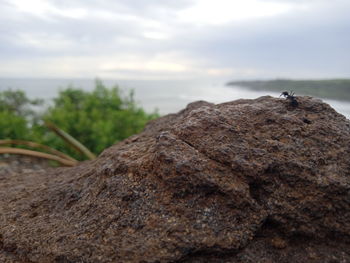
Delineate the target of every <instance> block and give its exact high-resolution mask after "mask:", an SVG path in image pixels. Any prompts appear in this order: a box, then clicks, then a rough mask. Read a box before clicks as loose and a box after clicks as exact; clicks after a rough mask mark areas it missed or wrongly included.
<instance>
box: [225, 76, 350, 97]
mask: <svg viewBox="0 0 350 263" xmlns="http://www.w3.org/2000/svg"><path fill="white" fill-rule="evenodd" d="M227 85H230V86H240V87H247V88H251V89H254V90H270V91H277V92H282V91H291V90H292V91H294V92H295V93H296V94H297V95H311V96H316V97H320V98H328V99H336V100H346V101H350V79H329V80H289V79H276V80H266V81H264V80H256V81H232V82H229V83H227Z"/></svg>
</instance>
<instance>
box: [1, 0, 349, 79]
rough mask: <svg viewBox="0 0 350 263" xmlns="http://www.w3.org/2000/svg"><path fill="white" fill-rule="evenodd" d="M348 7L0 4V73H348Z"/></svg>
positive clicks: (102, 0)
mask: <svg viewBox="0 0 350 263" xmlns="http://www.w3.org/2000/svg"><path fill="white" fill-rule="evenodd" d="M349 9H350V3H349V2H348V1H346V0H334V1H332V2H330V1H326V0H308V1H306V0H293V1H292V0H282V1H275V0H236V1H229V0H217V1H209V0H177V1H172V0H167V1H166V0H164V1H158V0H148V1H139V0H128V1H127V0H123V1H111V0H99V1H97V0H85V1H67V0H46V1H44V0H11V1H4V0H2V1H0V54H1V56H0V68H1V70H0V76H1V77H7V76H14V77H16V76H17V77H21V76H24V75H25V76H34V77H42V76H45V77H49V76H54V77H60V76H61V77H95V76H96V75H103V76H107V77H111V78H141V77H142V78H181V77H183V78H191V77H193V78H203V77H218V78H227V79H229V78H245V77H249V78H254V77H274V76H286V77H293V76H296V77H298V76H301V77H303V76H306V77H313V76H315V77H319V76H321V77H322V76H325V77H329V76H330V77H332V76H349V74H350V73H349V71H348V69H349V68H350V62H349V61H350V55H349V53H348V47H347V46H348V43H350V37H349V34H348V32H349V31H350V18H349V16H348V14H347V10H349Z"/></svg>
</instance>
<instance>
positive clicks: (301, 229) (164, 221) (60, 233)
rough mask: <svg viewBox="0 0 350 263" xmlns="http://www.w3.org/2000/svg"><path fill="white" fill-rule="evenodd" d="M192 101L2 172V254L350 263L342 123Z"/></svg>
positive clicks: (280, 108)
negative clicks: (129, 130) (66, 161)
mask: <svg viewBox="0 0 350 263" xmlns="http://www.w3.org/2000/svg"><path fill="white" fill-rule="evenodd" d="M297 100H298V106H297V107H293V106H292V105H291V104H290V102H289V101H288V100H285V99H277V98H272V97H261V98H258V99H255V100H237V101H233V102H228V103H224V104H219V105H214V104H211V103H207V102H203V101H202V102H195V103H192V104H190V105H188V107H187V108H186V109H185V110H183V111H181V112H179V113H178V114H172V115H167V116H165V117H162V118H160V119H158V120H155V121H153V122H151V123H150V124H149V125H148V126H147V127H146V129H145V130H144V132H142V133H140V134H138V135H135V136H132V137H130V138H129V139H127V140H125V141H123V142H120V143H118V144H116V145H114V146H112V147H110V148H109V149H106V150H105V151H104V152H103V153H102V154H101V155H100V156H99V158H98V159H96V160H95V161H90V162H85V163H82V164H80V165H79V166H76V167H73V168H59V169H53V170H50V171H48V172H45V171H39V172H34V173H25V174H18V175H13V176H6V175H1V176H0V215H1V220H0V262H350V122H349V120H347V119H346V118H345V117H344V116H342V115H340V114H338V113H337V112H336V111H334V110H333V109H332V108H331V107H330V106H329V105H327V104H325V103H323V102H322V101H320V100H316V99H313V98H311V97H297Z"/></svg>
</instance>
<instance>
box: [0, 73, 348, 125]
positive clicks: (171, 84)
mask: <svg viewBox="0 0 350 263" xmlns="http://www.w3.org/2000/svg"><path fill="white" fill-rule="evenodd" d="M103 83H104V84H105V85H106V86H109V87H111V86H114V85H118V86H119V87H120V88H121V89H122V90H123V91H124V92H128V91H129V90H131V89H132V90H134V92H135V99H136V101H137V102H138V104H139V105H140V106H142V107H144V109H145V110H146V111H148V112H152V111H154V110H156V109H157V110H158V112H159V113H160V114H162V115H163V114H168V113H175V112H178V111H179V110H181V109H183V108H185V107H186V105H187V104H188V103H191V102H193V101H197V100H205V101H208V102H213V103H221V102H227V101H231V100H236V99H242V98H243V99H254V98H258V97H260V96H265V95H270V96H274V97H278V96H279V95H280V94H279V93H275V92H271V91H253V90H249V89H247V88H242V87H238V86H237V87H234V86H226V85H225V82H224V81H203V80H103ZM68 85H72V86H74V87H77V88H82V89H84V90H92V89H93V88H94V87H95V81H94V80H93V79H1V78H0V91H2V90H5V89H8V88H11V89H21V90H24V91H25V92H26V93H27V95H28V96H29V97H31V98H43V99H46V100H50V99H52V98H54V97H55V96H56V95H57V93H58V92H59V90H60V89H63V88H66V87H67V86H68ZM323 100H324V101H325V102H327V103H329V104H330V105H331V106H332V107H333V108H334V109H335V110H337V111H338V112H339V113H341V114H343V115H345V116H346V117H347V118H348V119H350V102H344V101H335V100H327V99H323Z"/></svg>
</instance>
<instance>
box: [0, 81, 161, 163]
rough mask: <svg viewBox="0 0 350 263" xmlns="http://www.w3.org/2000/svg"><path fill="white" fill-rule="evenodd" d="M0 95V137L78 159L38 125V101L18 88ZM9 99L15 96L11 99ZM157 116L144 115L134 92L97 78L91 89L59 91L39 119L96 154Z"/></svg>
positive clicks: (63, 143)
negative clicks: (1, 105)
mask: <svg viewBox="0 0 350 263" xmlns="http://www.w3.org/2000/svg"><path fill="white" fill-rule="evenodd" d="M0 94H1V95H0V99H1V98H2V97H1V96H4V94H6V98H7V100H6V102H7V104H4V105H7V106H6V107H4V108H0V128H1V132H0V139H5V138H11V139H27V140H32V141H36V142H39V143H43V144H46V145H48V146H50V147H52V148H55V149H57V150H60V151H63V152H65V153H67V154H70V155H72V156H74V157H76V158H80V159H81V156H79V154H78V153H77V152H75V151H74V150H72V149H71V148H70V147H69V146H67V144H66V143H65V142H64V141H63V140H62V139H61V138H59V137H57V136H56V135H55V134H54V133H52V132H50V131H49V130H48V129H46V128H45V127H43V125H42V124H41V125H40V122H39V121H38V119H39V118H40V116H38V114H37V113H35V111H33V109H32V108H31V107H32V106H34V105H38V104H39V103H40V101H39V100H29V99H28V98H27V97H26V96H25V94H24V93H23V92H20V91H16V92H13V91H5V92H2V93H0ZM9 94H10V96H9ZM8 98H17V99H13V100H12V101H13V102H12V101H11V100H10V99H8ZM156 117H158V114H157V113H152V114H147V113H145V111H144V110H143V109H142V108H140V107H138V106H137V104H136V102H135V100H134V97H133V92H130V93H128V94H126V95H123V93H122V91H121V90H120V89H119V88H118V87H117V86H115V87H112V88H107V87H106V86H105V85H104V84H103V83H102V81H100V80H97V81H96V85H95V89H94V90H93V91H92V92H87V91H84V90H81V89H77V88H74V87H71V86H70V87H68V88H66V89H64V90H62V91H60V92H59V94H58V97H57V98H55V99H54V101H53V105H52V106H50V107H49V108H48V109H46V111H45V112H44V114H43V116H42V119H43V120H45V121H48V122H52V123H54V124H55V125H56V126H58V127H59V128H61V129H62V130H64V131H65V132H67V133H69V134H70V135H71V136H73V137H74V138H76V139H77V140H78V141H80V142H81V143H82V144H84V145H85V146H86V147H87V148H89V149H90V150H91V151H92V152H94V153H96V154H98V153H100V152H101V151H102V150H103V149H105V148H106V147H108V146H110V145H112V144H114V143H116V142H118V141H121V140H123V139H125V138H127V137H129V136H130V135H132V134H135V133H138V132H140V131H141V130H142V129H143V127H144V126H145V124H146V123H147V122H148V121H149V120H151V119H154V118H156ZM5 127H7V128H6V129H5Z"/></svg>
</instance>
